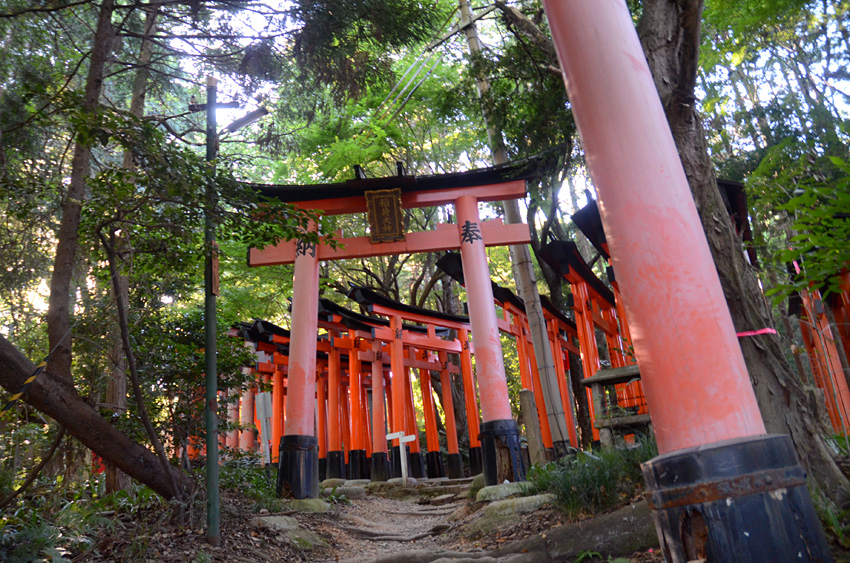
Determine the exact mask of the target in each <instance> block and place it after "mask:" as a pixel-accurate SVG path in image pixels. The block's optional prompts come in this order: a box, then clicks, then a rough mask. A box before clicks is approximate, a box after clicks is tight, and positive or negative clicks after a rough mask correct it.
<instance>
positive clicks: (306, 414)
mask: <svg viewBox="0 0 850 563" xmlns="http://www.w3.org/2000/svg"><path fill="white" fill-rule="evenodd" d="M292 297H293V298H292V330H291V336H290V341H289V376H288V388H287V396H288V398H289V409H288V410H287V412H286V435H287V436H313V435H314V432H315V430H314V425H315V423H314V420H315V410H314V409H315V403H316V334H317V333H318V321H319V260H318V258H317V254H316V245H314V244H309V243H305V242H300V243H299V246H298V251H296V257H295V273H294V278H293V281H292ZM274 445H275V447H277V443H275V444H274Z"/></svg>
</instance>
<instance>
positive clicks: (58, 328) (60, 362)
mask: <svg viewBox="0 0 850 563" xmlns="http://www.w3.org/2000/svg"><path fill="white" fill-rule="evenodd" d="M113 4H114V2H113V0H104V1H103V2H102V3H101V7H100V15H99V18H98V22H97V29H96V31H95V35H94V44H93V46H92V50H91V55H90V62H89V69H88V75H87V76H86V89H85V95H84V97H83V104H82V105H83V109H84V110H85V111H87V112H92V111H94V110H95V109H96V108H97V105H98V102H99V100H100V94H101V91H102V90H103V70H104V67H105V66H106V59H107V58H108V56H109V53H110V51H111V45H112V39H113V37H114V29H113V27H112V12H113ZM90 172H91V146H89V145H88V144H86V143H83V142H80V141H77V143H76V144H75V146H74V157H73V159H72V161H71V182H70V185H69V186H68V192H67V194H65V201H64V203H63V205H62V221H61V223H60V224H59V233H58V235H57V243H56V257H55V259H54V262H53V276H52V277H51V278H50V297H49V299H48V309H47V337H48V340H49V342H50V350H51V354H50V355H51V358H52V359H53V361H52V362H51V364H50V366H48V368H47V373H48V374H49V375H50V376H51V377H55V378H57V379H60V378H63V377H67V378H70V377H71V334H70V333H71V316H70V315H71V278H72V277H73V274H74V264H75V263H76V258H77V239H78V237H79V233H78V230H79V227H80V216H81V213H82V209H83V201H84V200H85V198H86V190H87V182H88V176H89V174H90ZM68 381H69V382H70V379H68Z"/></svg>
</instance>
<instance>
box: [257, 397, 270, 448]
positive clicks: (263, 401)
mask: <svg viewBox="0 0 850 563" xmlns="http://www.w3.org/2000/svg"><path fill="white" fill-rule="evenodd" d="M256 408H257V418H258V419H260V444H262V446H263V461H264V462H265V463H266V464H269V463H271V462H272V454H271V451H270V449H269V442H270V441H271V439H272V424H271V420H272V394H271V393H257V399H256Z"/></svg>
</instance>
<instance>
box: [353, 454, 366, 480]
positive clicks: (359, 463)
mask: <svg viewBox="0 0 850 563" xmlns="http://www.w3.org/2000/svg"><path fill="white" fill-rule="evenodd" d="M348 467H349V469H350V471H349V473H348V478H349V479H366V478H367V477H368V474H367V473H366V450H351V451H350V452H348Z"/></svg>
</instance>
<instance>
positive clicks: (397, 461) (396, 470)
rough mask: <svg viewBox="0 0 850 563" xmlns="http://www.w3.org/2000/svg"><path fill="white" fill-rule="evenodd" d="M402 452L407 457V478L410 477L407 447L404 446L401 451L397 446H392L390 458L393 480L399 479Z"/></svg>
mask: <svg viewBox="0 0 850 563" xmlns="http://www.w3.org/2000/svg"><path fill="white" fill-rule="evenodd" d="M402 451H404V453H405V455H407V476H408V477H410V476H411V475H410V451H409V450H408V449H407V446H404V449H403V450H402V449H401V448H400V447H399V446H393V447H392V448H391V450H390V454H391V455H392V456H393V457H392V476H393V477H394V478H400V477H401V452H402Z"/></svg>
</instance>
